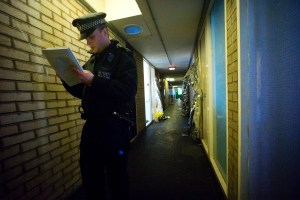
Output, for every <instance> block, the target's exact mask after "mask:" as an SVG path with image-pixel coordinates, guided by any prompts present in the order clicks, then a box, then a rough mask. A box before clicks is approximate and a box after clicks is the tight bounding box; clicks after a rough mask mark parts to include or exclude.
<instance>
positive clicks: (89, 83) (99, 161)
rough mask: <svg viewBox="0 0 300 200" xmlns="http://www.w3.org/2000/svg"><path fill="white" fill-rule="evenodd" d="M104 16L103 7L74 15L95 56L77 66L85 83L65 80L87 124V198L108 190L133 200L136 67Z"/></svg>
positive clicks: (83, 152) (83, 149) (83, 158)
mask: <svg viewBox="0 0 300 200" xmlns="http://www.w3.org/2000/svg"><path fill="white" fill-rule="evenodd" d="M105 16H106V14H105V13H102V12H100V13H92V14H88V15H85V16H83V17H80V18H77V19H74V20H73V22H72V24H73V26H75V27H77V28H78V30H79V32H80V39H81V40H82V39H86V41H87V45H88V46H89V47H90V53H91V57H90V59H89V60H88V61H87V62H86V63H85V64H84V66H83V69H84V70H83V71H80V70H76V69H74V73H75V74H76V76H77V77H78V78H79V79H80V80H81V81H82V83H80V84H77V85H75V86H72V87H69V86H68V85H67V84H66V83H65V82H63V85H64V87H65V88H66V90H67V91H68V92H69V93H71V94H72V95H73V96H75V97H78V98H80V99H82V105H81V107H80V111H81V113H82V118H83V119H86V123H85V124H84V127H83V130H82V136H81V142H80V168H81V176H82V183H83V188H84V191H85V194H86V196H87V198H88V199H106V198H107V196H108V194H109V195H110V196H111V197H112V199H129V181H128V173H127V156H128V148H129V143H130V127H131V125H132V124H130V123H129V122H131V121H132V120H130V116H134V114H135V95H136V91H137V69H136V63H135V61H134V59H133V57H132V54H131V52H130V51H129V50H128V49H125V48H123V47H120V46H119V45H118V42H117V41H116V40H110V39H109V32H108V28H107V25H106V21H105V19H104V18H105ZM107 188H108V190H107ZM108 191H109V192H108Z"/></svg>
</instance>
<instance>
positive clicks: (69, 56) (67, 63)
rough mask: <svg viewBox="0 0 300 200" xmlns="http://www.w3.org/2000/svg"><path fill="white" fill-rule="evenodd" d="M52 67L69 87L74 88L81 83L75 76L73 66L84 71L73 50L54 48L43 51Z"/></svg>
mask: <svg viewBox="0 0 300 200" xmlns="http://www.w3.org/2000/svg"><path fill="white" fill-rule="evenodd" d="M42 52H43V55H44V56H45V57H46V59H47V60H48V62H49V64H50V65H51V67H52V68H53V69H54V70H55V71H56V73H57V74H58V76H59V77H60V78H61V79H62V80H63V81H65V82H66V83H67V84H68V86H74V85H76V84H78V83H81V81H80V80H79V79H78V78H77V76H76V75H75V74H74V72H73V69H72V67H71V66H75V67H76V68H77V69H79V70H83V68H82V67H81V65H80V64H79V62H78V60H77V59H76V57H75V56H74V54H73V52H72V50H71V49H70V48H68V47H54V48H46V49H43V50H42Z"/></svg>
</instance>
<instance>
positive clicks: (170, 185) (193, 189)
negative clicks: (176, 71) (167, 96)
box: [128, 102, 224, 200]
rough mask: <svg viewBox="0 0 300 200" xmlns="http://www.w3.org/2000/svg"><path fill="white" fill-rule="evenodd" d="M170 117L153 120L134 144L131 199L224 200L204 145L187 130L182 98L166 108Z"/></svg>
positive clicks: (130, 165)
mask: <svg viewBox="0 0 300 200" xmlns="http://www.w3.org/2000/svg"><path fill="white" fill-rule="evenodd" d="M165 115H167V116H170V119H167V120H165V121H162V122H159V123H155V122H154V124H152V125H151V126H150V127H148V128H147V130H146V131H145V132H144V133H141V135H140V136H139V137H138V138H137V140H136V141H134V142H133V144H132V150H131V152H130V155H129V165H128V167H129V175H130V184H131V197H132V200H139V199H144V200H146V199H149V200H150V199H151V200H152V199H172V200H175V199H178V200H179V199H180V200H192V199H201V200H204V199H207V200H222V199H224V197H223V192H222V191H221V187H220V186H219V184H218V181H217V179H216V177H215V175H214V172H213V169H212V168H211V167H210V163H209V161H208V159H207V157H206V155H205V153H204V151H203V149H202V148H201V145H197V144H196V143H195V142H194V141H193V140H192V139H191V138H190V137H183V136H182V134H183V133H187V131H188V129H187V118H185V117H182V116H181V110H180V102H176V103H173V104H171V105H170V106H169V107H168V109H167V110H166V111H165Z"/></svg>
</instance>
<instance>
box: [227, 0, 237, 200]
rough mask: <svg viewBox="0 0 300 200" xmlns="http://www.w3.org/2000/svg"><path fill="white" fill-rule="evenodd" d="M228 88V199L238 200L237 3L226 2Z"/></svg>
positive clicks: (230, 0)
mask: <svg viewBox="0 0 300 200" xmlns="http://www.w3.org/2000/svg"><path fill="white" fill-rule="evenodd" d="M226 25H227V30H226V31H227V38H226V39H227V55H226V56H227V87H228V94H227V95H228V102H227V107H228V145H227V146H228V199H230V200H236V199H238V170H239V169H238V163H239V160H238V158H239V156H238V152H239V146H238V145H239V144H238V133H239V127H238V123H239V122H238V113H239V109H238V52H237V49H238V43H237V2H236V0H226Z"/></svg>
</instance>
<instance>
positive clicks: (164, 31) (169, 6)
mask: <svg viewBox="0 0 300 200" xmlns="http://www.w3.org/2000/svg"><path fill="white" fill-rule="evenodd" d="M136 2H137V4H138V7H139V8H140V11H141V13H142V15H137V16H132V17H128V18H123V19H118V20H113V21H109V24H110V26H111V27H112V28H113V29H114V31H116V32H117V33H118V34H120V35H121V37H122V38H123V39H125V41H127V42H128V43H129V44H130V45H131V46H132V47H133V48H134V49H135V50H137V51H138V52H139V53H140V54H141V55H143V57H144V58H145V59H146V60H147V61H148V62H149V63H150V64H151V65H153V66H154V67H155V68H156V69H157V70H158V71H159V73H160V74H164V75H165V76H166V77H173V78H175V81H177V82H179V81H182V79H183V76H184V74H185V73H186V71H187V69H188V67H189V65H190V64H192V63H190V62H191V59H192V54H193V49H194V45H195V42H196V40H197V37H198V33H199V31H198V30H199V28H198V26H199V24H200V18H201V13H202V8H203V2H204V0H184V1H183V0H160V1H158V0H136ZM129 24H137V25H139V26H141V27H142V29H143V31H142V33H140V34H138V35H129V34H127V33H125V32H124V31H123V29H124V27H125V26H127V25H129ZM171 65H172V66H175V67H176V70H175V71H170V70H168V67H169V66H171Z"/></svg>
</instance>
